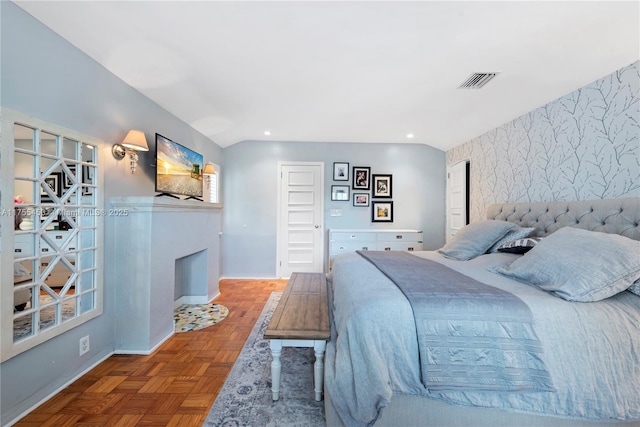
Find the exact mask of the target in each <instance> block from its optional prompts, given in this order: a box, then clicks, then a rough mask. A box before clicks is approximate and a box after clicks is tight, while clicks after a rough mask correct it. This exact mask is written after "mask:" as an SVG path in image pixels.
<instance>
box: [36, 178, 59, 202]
mask: <svg viewBox="0 0 640 427" xmlns="http://www.w3.org/2000/svg"><path fill="white" fill-rule="evenodd" d="M44 183H45V185H49V187H50V188H51V190H52V192H53V193H54V194H55V195H56V196H58V197H60V195H61V194H62V188H61V184H62V173H61V172H51V173H50V174H49V175H47V176H46V177H45V178H44ZM40 201H42V202H45V203H51V202H52V200H51V197H49V193H47V191H46V190H45V189H44V187H43V186H40Z"/></svg>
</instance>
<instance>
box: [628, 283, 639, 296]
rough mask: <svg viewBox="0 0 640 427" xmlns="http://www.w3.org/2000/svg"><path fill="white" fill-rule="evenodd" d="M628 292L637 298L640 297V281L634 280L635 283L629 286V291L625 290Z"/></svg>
mask: <svg viewBox="0 0 640 427" xmlns="http://www.w3.org/2000/svg"><path fill="white" fill-rule="evenodd" d="M627 290H628V291H629V292H631V293H634V294H636V295H638V296H640V279H638V280H636V281H635V282H633V285H631V287H630V288H629V289H627Z"/></svg>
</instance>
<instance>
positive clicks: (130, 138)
mask: <svg viewBox="0 0 640 427" xmlns="http://www.w3.org/2000/svg"><path fill="white" fill-rule="evenodd" d="M122 145H123V146H125V147H127V148H130V149H132V150H136V151H149V145H147V138H145V136H144V132H142V131H139V130H133V129H132V130H130V131H129V133H128V134H127V136H126V137H125V138H124V140H123V141H122Z"/></svg>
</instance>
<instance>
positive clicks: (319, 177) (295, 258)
mask: <svg viewBox="0 0 640 427" xmlns="http://www.w3.org/2000/svg"><path fill="white" fill-rule="evenodd" d="M279 174H280V188H279V192H278V260H277V266H276V271H277V275H278V277H289V276H290V275H291V273H293V272H297V273H321V272H322V271H323V269H324V225H323V224H324V220H323V213H324V206H323V205H324V193H323V188H324V187H323V183H324V163H322V162H319V163H293V162H292V163H280V164H279Z"/></svg>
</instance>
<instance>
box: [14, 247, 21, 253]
mask: <svg viewBox="0 0 640 427" xmlns="http://www.w3.org/2000/svg"><path fill="white" fill-rule="evenodd" d="M14 252H15V253H20V252H22V249H18V248H16V249H15V250H14Z"/></svg>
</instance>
